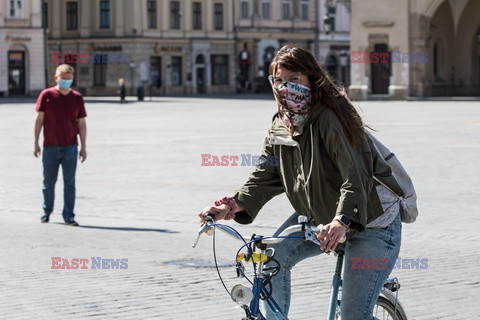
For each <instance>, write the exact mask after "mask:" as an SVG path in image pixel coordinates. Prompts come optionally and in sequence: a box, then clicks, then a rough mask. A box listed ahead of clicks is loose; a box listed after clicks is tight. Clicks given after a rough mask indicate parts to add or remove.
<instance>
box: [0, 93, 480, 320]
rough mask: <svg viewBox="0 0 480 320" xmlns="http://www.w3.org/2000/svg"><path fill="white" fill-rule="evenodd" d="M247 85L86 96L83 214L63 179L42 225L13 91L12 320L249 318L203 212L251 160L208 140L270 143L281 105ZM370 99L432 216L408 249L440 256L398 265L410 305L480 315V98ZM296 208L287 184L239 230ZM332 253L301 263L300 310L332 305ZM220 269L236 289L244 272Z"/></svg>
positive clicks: (4, 281)
mask: <svg viewBox="0 0 480 320" xmlns="http://www.w3.org/2000/svg"><path fill="white" fill-rule="evenodd" d="M238 97H240V96H238ZM238 97H233V98H228V97H226V98H223V99H222V98H216V99H214V98H211V97H210V98H200V97H196V98H170V97H163V98H156V99H154V101H153V102H150V101H145V102H133V103H129V104H126V105H120V104H118V103H116V102H114V101H113V98H112V99H95V100H94V99H87V112H88V118H87V124H88V159H87V161H86V162H85V163H83V164H79V166H78V172H77V205H76V213H77V220H78V221H79V223H80V224H81V227H79V228H75V227H67V226H64V225H62V224H61V222H62V218H61V207H62V183H61V182H59V184H58V185H59V187H57V203H56V208H55V211H54V214H53V215H52V217H51V222H50V223H49V224H40V223H39V218H40V216H41V203H42V198H41V179H42V173H41V171H42V169H41V161H40V159H36V158H34V157H33V155H32V151H33V121H34V116H35V112H34V99H32V100H31V101H23V100H15V99H6V98H2V99H0V104H1V105H0V119H1V126H0V149H1V150H2V155H1V157H0V204H1V205H0V224H1V232H0V252H1V255H2V257H1V258H2V261H1V263H0V318H1V319H84V318H91V319H177V318H178V319H219V320H220V319H221V320H225V319H240V318H241V315H242V311H241V310H239V309H238V308H235V307H234V304H233V302H232V301H231V300H230V298H229V297H228V296H227V294H226V292H225V291H224V289H223V288H222V286H221V283H220V282H219V280H218V276H217V274H216V271H215V269H214V268H212V250H211V238H207V237H205V238H202V239H201V240H200V243H199V245H198V247H197V248H196V249H192V248H191V244H192V242H193V241H194V239H195V236H196V231H197V229H198V227H199V225H198V223H197V218H196V213H197V212H198V211H199V210H200V209H201V208H203V207H204V206H206V205H208V204H210V203H211V202H212V201H213V200H214V199H216V198H218V197H220V196H222V195H228V194H230V193H231V192H232V191H233V190H234V189H235V188H236V187H238V186H240V185H241V184H242V183H243V182H244V181H245V179H246V178H247V176H248V173H249V172H250V171H251V170H252V167H249V166H236V167H235V166H225V167H207V166H201V154H207V153H208V154H212V155H238V156H241V155H242V154H252V155H258V154H259V152H260V150H261V142H262V140H263V136H264V134H265V133H266V130H267V127H268V125H269V123H270V120H271V117H272V115H273V113H274V111H275V105H274V103H273V102H272V99H270V98H269V99H242V100H240V99H238ZM235 98H236V99H235ZM115 99H116V98H115ZM357 105H358V106H359V108H360V109H361V110H362V112H363V115H364V118H365V120H366V122H367V123H368V124H370V125H371V126H373V127H374V128H376V129H377V130H378V131H379V132H378V134H377V135H378V136H379V137H380V138H381V139H383V141H384V142H385V143H386V144H387V145H389V146H390V147H391V148H392V149H393V150H394V151H395V153H396V154H397V155H398V157H399V158H400V159H401V160H402V162H403V164H404V165H405V167H406V168H407V169H408V171H409V172H410V173H411V175H412V177H413V179H414V181H415V184H416V188H417V192H418V197H419V209H420V216H419V218H418V220H417V222H416V223H414V224H411V225H408V224H404V225H403V242H402V250H401V254H400V256H401V258H403V259H428V268H426V269H396V270H394V273H393V274H394V275H395V276H397V277H398V278H399V279H400V282H401V283H402V289H401V290H400V299H401V301H402V303H403V306H404V307H405V309H406V310H407V313H408V315H409V319H475V318H478V314H480V307H479V304H478V300H479V298H480V282H479V280H478V275H477V273H478V270H479V268H478V260H479V258H480V250H479V243H480V233H479V232H478V227H479V225H480V224H479V222H480V204H479V201H478V198H479V194H480V193H479V190H480V178H479V176H480V175H479V169H478V165H477V163H478V158H479V157H480V102H478V101H477V102H467V101H464V102H462V101H460V102H452V101H448V102H447V101H443V102H441V101H436V102H433V101H431V102H418V101H417V102H361V103H357ZM60 179H61V176H60ZM291 211H292V209H291V206H290V205H289V203H288V201H287V200H286V198H285V197H284V196H279V197H277V198H275V199H273V200H272V201H271V202H270V203H268V204H267V205H266V206H265V208H264V210H263V212H262V214H261V215H260V216H259V217H258V219H257V220H256V221H255V222H254V223H253V224H252V225H249V226H241V227H239V230H240V231H241V232H243V233H245V234H251V233H253V232H256V233H257V234H264V235H268V234H271V233H273V231H274V230H275V227H276V226H278V225H279V224H280V223H281V222H282V220H283V219H284V218H286V217H287V215H289V214H290V213H291ZM217 241H218V243H217V244H218V252H217V253H218V259H219V262H220V263H221V264H222V265H227V266H230V265H231V262H232V261H233V260H234V255H235V251H234V250H235V249H236V245H237V244H236V243H235V241H234V239H230V238H227V237H226V236H225V237H224V238H220V239H217ZM52 257H61V258H63V259H74V258H77V259H89V263H88V264H87V266H88V267H89V268H88V269H52ZM92 257H93V258H95V259H97V257H100V258H101V259H104V261H106V260H105V259H128V262H127V263H128V264H127V265H125V264H124V265H123V267H125V266H126V267H127V268H124V269H92V268H91V267H92ZM334 260H335V259H334V258H333V257H327V256H322V257H317V258H312V259H310V260H307V261H304V262H302V263H300V264H299V265H298V266H297V267H296V268H295V269H294V270H295V274H294V277H293V286H294V287H293V298H292V309H291V316H290V318H291V319H311V318H313V317H315V318H316V319H322V318H325V311H326V306H327V303H328V294H329V284H330V278H331V275H332V272H333V268H334V263H335V261H334ZM70 261H71V260H70ZM347 263H348V262H347ZM221 271H222V274H223V275H224V277H225V281H226V284H227V286H228V287H229V288H231V287H232V286H233V285H234V284H235V283H236V281H237V280H236V279H235V276H234V273H235V271H234V270H233V268H232V267H222V268H221ZM313 315H314V316H313Z"/></svg>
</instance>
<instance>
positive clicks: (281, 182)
mask: <svg viewBox="0 0 480 320" xmlns="http://www.w3.org/2000/svg"><path fill="white" fill-rule="evenodd" d="M262 156H263V157H265V158H266V159H269V160H270V161H266V162H265V163H263V164H261V165H259V166H257V167H256V169H255V171H254V172H252V173H251V175H250V177H249V179H248V181H247V182H246V183H245V184H244V185H243V186H242V187H241V188H239V189H238V190H237V191H236V193H235V195H234V198H235V199H236V201H237V202H238V203H240V204H241V205H242V206H243V207H244V208H245V211H242V212H238V213H237V215H236V218H235V220H236V221H237V222H239V223H243V224H247V223H251V222H252V221H253V220H254V219H255V217H256V216H257V214H258V212H259V211H260V209H261V208H262V207H263V206H264V205H265V203H267V202H268V201H269V200H270V199H272V198H273V197H275V196H277V195H279V194H281V193H283V192H285V193H286V195H287V197H288V199H289V200H290V203H291V204H292V206H293V208H294V209H295V211H296V212H298V213H299V214H303V215H306V216H307V217H309V218H312V219H313V222H314V223H316V224H320V223H322V224H327V223H330V222H331V221H332V219H333V218H334V217H335V215H339V214H344V215H345V216H347V217H348V218H350V220H351V221H352V225H351V228H353V229H355V230H358V231H363V230H365V226H366V225H367V224H368V223H369V222H370V221H372V220H374V219H375V218H377V217H378V216H380V215H381V214H383V209H382V206H381V204H380V201H379V198H378V195H377V192H376V189H375V184H377V182H375V181H374V179H373V175H375V176H376V177H377V178H378V179H379V180H380V181H381V182H382V183H384V184H385V185H387V186H388V187H390V189H391V190H392V191H394V192H395V193H396V194H397V195H400V196H401V195H403V191H402V189H401V187H400V186H399V185H398V183H397V181H396V180H395V178H394V177H393V176H392V172H391V170H390V167H389V166H388V164H387V163H386V162H385V161H384V159H383V158H382V157H381V156H380V155H379V154H378V153H377V151H376V149H375V148H374V146H373V144H372V141H371V140H370V139H369V138H368V137H367V136H365V137H364V138H363V139H362V142H361V146H360V147H358V148H354V147H353V146H352V145H351V144H350V143H349V142H348V140H347V137H346V135H345V133H344V131H343V128H342V125H341V123H340V121H339V119H338V118H337V116H336V115H335V113H334V112H333V111H332V110H331V109H329V108H326V107H324V106H320V107H317V108H315V111H314V113H313V114H312V115H311V116H310V119H309V121H307V123H305V125H304V126H303V128H299V130H298V131H297V132H296V133H295V134H294V135H293V137H290V136H289V134H288V131H287V128H286V127H285V125H284V123H283V121H282V120H281V119H280V117H279V115H278V114H276V115H275V116H274V118H273V120H272V126H271V128H270V130H269V133H268V135H267V137H266V138H265V141H264V146H263V152H262ZM273 157H274V158H273ZM273 159H277V160H278V163H275V161H271V160H273Z"/></svg>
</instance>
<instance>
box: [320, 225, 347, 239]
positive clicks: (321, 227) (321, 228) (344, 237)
mask: <svg viewBox="0 0 480 320" xmlns="http://www.w3.org/2000/svg"><path fill="white" fill-rule="evenodd" d="M322 230H323V224H319V225H318V226H317V229H316V230H315V234H316V235H319V234H320V233H321V232H322ZM346 240H347V237H346V236H343V237H342V238H340V240H339V241H338V243H344V242H345V241H346Z"/></svg>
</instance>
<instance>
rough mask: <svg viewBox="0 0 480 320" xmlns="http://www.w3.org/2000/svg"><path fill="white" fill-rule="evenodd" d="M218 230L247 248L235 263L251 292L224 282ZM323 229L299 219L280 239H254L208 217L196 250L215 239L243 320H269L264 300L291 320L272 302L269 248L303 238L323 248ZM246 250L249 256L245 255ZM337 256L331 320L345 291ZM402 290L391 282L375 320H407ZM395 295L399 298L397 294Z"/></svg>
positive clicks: (386, 285) (340, 254)
mask: <svg viewBox="0 0 480 320" xmlns="http://www.w3.org/2000/svg"><path fill="white" fill-rule="evenodd" d="M217 228H218V229H220V230H222V231H224V232H225V233H226V234H228V235H230V236H232V237H234V238H235V239H238V240H241V241H242V242H243V245H242V246H241V247H240V249H239V250H238V251H237V255H236V259H235V260H236V263H235V265H236V270H237V277H239V278H245V279H246V280H247V281H248V282H249V283H250V285H251V286H252V287H251V288H250V287H247V286H244V285H243V284H237V285H235V286H234V287H233V288H232V290H230V291H229V290H228V289H227V287H226V285H225V283H224V282H223V279H222V277H221V274H220V270H219V268H218V264H217V259H216V254H215V230H216V229H217ZM322 228H323V226H322V225H319V226H312V225H309V224H307V217H306V216H299V218H298V224H297V225H293V226H290V227H288V228H287V229H285V230H284V231H282V232H281V233H280V234H279V235H278V236H275V237H273V236H272V237H263V236H259V235H255V234H253V235H252V236H251V237H244V236H242V235H241V234H240V233H239V232H238V231H237V230H235V229H234V228H233V227H231V226H229V225H225V224H221V223H218V222H216V221H215V220H214V217H213V215H207V216H206V217H205V223H204V224H203V225H202V226H201V228H200V229H199V231H198V237H197V239H196V241H195V243H193V245H192V247H193V248H195V246H196V245H197V243H198V241H199V239H200V236H201V235H202V234H204V233H207V234H209V235H213V241H214V245H213V253H214V260H215V267H216V269H217V273H218V275H219V277H220V281H221V282H222V284H223V286H224V288H225V290H226V291H227V292H228V293H229V295H230V297H231V298H232V300H233V301H234V302H236V303H237V304H239V305H240V306H241V308H242V309H243V310H244V311H245V317H243V318H242V320H266V319H265V316H264V315H263V314H262V312H261V311H260V300H264V301H265V302H266V305H267V307H269V308H270V309H271V310H272V312H273V313H274V314H275V316H276V318H277V320H288V319H287V317H285V316H283V313H282V311H281V310H280V307H279V306H278V304H277V303H276V302H275V301H274V299H273V298H271V287H269V282H270V279H271V278H272V277H274V276H275V274H276V273H275V268H273V270H265V269H264V264H265V263H266V262H267V261H271V260H272V259H273V260H274V259H275V258H274V252H272V250H270V249H269V248H268V245H269V244H274V243H279V242H281V241H283V240H285V239H288V238H303V239H304V240H305V241H312V242H313V243H315V244H317V245H320V242H319V241H318V239H317V235H318V234H319V233H320V232H321V231H322ZM296 232H303V235H302V236H291V234H293V233H296ZM342 240H343V241H341V242H344V241H345V239H342ZM245 250H246V252H243V251H245ZM334 253H335V255H336V256H337V263H336V267H335V273H334V275H333V279H332V285H331V293H330V304H329V311H328V317H327V319H328V320H336V319H340V301H341V287H342V276H341V274H342V267H343V261H344V259H343V256H344V252H343V251H341V250H337V251H336V252H334ZM244 261H245V262H248V263H251V265H252V268H253V279H250V278H249V277H248V276H247V274H246V272H245V270H246V269H245V266H244V264H243V262H244ZM399 289H400V283H399V282H398V279H397V278H390V279H388V280H387V281H386V282H385V283H384V285H383V288H382V291H381V292H380V295H379V297H378V299H377V302H376V303H375V308H374V314H373V315H374V316H375V317H378V316H381V318H377V319H394V320H407V316H406V313H405V311H404V309H403V307H402V305H401V304H400V302H399V301H398V290H399ZM395 292H396V294H394V293H395ZM269 320H270V319H269Z"/></svg>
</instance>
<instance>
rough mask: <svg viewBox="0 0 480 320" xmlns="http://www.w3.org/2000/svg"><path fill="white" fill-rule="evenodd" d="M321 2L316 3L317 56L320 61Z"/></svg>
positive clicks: (317, 0) (318, 0)
mask: <svg viewBox="0 0 480 320" xmlns="http://www.w3.org/2000/svg"><path fill="white" fill-rule="evenodd" d="M320 1H321V0H316V1H315V15H316V17H315V56H316V57H317V59H318V60H319V61H320V18H321V14H320Z"/></svg>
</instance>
